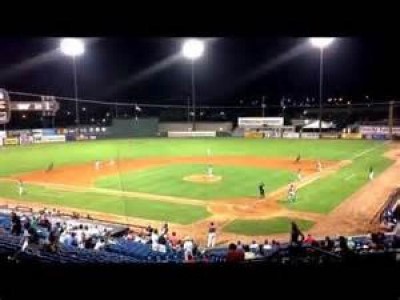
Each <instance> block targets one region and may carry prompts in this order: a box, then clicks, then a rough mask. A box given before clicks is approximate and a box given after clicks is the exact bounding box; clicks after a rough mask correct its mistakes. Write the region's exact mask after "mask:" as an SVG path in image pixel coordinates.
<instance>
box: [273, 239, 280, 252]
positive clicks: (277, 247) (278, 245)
mask: <svg viewBox="0 0 400 300" xmlns="http://www.w3.org/2000/svg"><path fill="white" fill-rule="evenodd" d="M280 247H281V245H280V244H279V242H277V241H275V240H272V245H271V248H272V251H274V252H275V251H277V250H279V249H280Z"/></svg>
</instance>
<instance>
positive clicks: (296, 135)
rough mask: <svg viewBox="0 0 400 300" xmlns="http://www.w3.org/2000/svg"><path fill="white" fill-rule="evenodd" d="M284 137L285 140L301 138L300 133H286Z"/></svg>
mask: <svg viewBox="0 0 400 300" xmlns="http://www.w3.org/2000/svg"><path fill="white" fill-rule="evenodd" d="M282 136H283V138H284V139H298V138H300V133H298V132H284V133H283V135H282Z"/></svg>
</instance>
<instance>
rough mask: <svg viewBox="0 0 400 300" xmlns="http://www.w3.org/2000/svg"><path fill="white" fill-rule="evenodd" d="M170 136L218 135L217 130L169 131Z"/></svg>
mask: <svg viewBox="0 0 400 300" xmlns="http://www.w3.org/2000/svg"><path fill="white" fill-rule="evenodd" d="M167 136H168V137H169V138H195V137H216V136H217V133H216V132H215V131H168V135H167Z"/></svg>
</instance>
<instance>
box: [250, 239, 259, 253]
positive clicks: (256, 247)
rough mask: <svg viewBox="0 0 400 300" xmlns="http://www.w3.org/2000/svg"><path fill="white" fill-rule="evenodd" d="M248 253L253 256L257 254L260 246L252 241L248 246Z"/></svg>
mask: <svg viewBox="0 0 400 300" xmlns="http://www.w3.org/2000/svg"><path fill="white" fill-rule="evenodd" d="M249 248H250V251H251V252H253V253H254V254H258V251H259V249H260V246H259V245H258V244H257V242H256V241H252V242H251V245H250V247H249Z"/></svg>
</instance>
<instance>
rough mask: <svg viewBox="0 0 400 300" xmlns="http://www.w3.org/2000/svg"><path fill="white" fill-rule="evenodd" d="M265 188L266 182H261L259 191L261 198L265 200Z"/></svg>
mask: <svg viewBox="0 0 400 300" xmlns="http://www.w3.org/2000/svg"><path fill="white" fill-rule="evenodd" d="M264 187H265V184H264V182H261V183H260V184H259V185H258V190H259V192H260V198H265V190H264Z"/></svg>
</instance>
